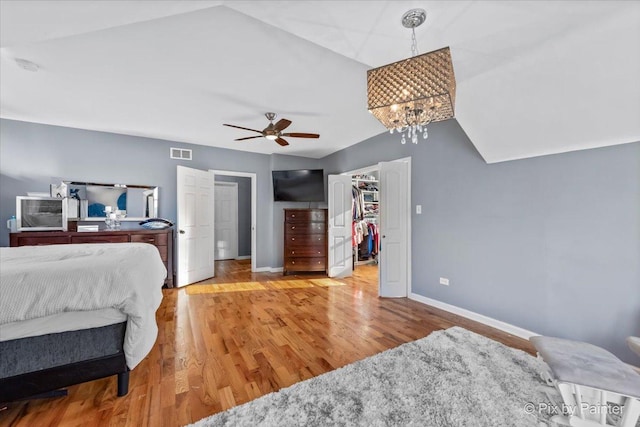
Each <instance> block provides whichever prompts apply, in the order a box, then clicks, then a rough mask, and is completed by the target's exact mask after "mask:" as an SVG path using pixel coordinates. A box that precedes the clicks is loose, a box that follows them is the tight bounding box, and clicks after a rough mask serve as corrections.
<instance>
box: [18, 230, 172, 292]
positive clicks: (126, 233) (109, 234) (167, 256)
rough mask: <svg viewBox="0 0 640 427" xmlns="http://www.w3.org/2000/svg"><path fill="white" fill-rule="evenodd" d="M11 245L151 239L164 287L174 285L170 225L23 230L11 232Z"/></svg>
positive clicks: (118, 241) (139, 241)
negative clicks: (163, 275)
mask: <svg viewBox="0 0 640 427" xmlns="http://www.w3.org/2000/svg"><path fill="white" fill-rule="evenodd" d="M10 239H11V241H10V245H11V246H37V245H63V244H74V243H126V242H138V243H150V244H152V245H154V246H156V247H157V248H158V251H159V252H160V258H162V261H163V262H164V265H165V267H166V268H167V280H166V281H165V283H166V285H167V287H169V288H173V274H174V272H173V229H172V228H166V229H164V230H147V229H134V230H117V231H106V230H105V231H86V232H84V231H83V232H78V231H24V232H22V233H11V234H10Z"/></svg>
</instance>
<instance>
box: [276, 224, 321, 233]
mask: <svg viewBox="0 0 640 427" xmlns="http://www.w3.org/2000/svg"><path fill="white" fill-rule="evenodd" d="M325 230H326V228H325V225H324V222H308V223H296V222H287V223H286V224H285V228H284V232H285V233H287V234H324V233H325Z"/></svg>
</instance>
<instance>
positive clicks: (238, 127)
mask: <svg viewBox="0 0 640 427" xmlns="http://www.w3.org/2000/svg"><path fill="white" fill-rule="evenodd" d="M222 126H229V127H230V128H237V129H244V130H250V131H251V132H258V133H260V134H261V133H262V131H261V130H255V129H249V128H243V127H242V126H236V125H228V124H226V123H224V124H223V125H222Z"/></svg>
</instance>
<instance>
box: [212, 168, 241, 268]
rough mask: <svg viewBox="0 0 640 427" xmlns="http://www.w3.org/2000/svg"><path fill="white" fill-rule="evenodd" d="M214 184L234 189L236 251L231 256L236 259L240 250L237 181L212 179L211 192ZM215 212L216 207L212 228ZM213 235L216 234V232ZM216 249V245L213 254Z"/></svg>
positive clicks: (214, 223) (214, 187) (214, 225)
mask: <svg viewBox="0 0 640 427" xmlns="http://www.w3.org/2000/svg"><path fill="white" fill-rule="evenodd" d="M220 176H222V175H220ZM216 186H220V187H232V188H234V189H235V194H234V196H235V214H236V217H235V219H234V222H235V234H234V237H235V239H236V251H235V256H234V257H233V259H238V253H239V251H240V233H239V231H238V226H239V224H238V214H239V212H238V183H237V182H229V181H214V182H213V192H214V194H215V192H216ZM214 200H218V199H217V197H216V198H214ZM217 212H218V209H215V210H214V221H213V229H214V230H215V229H216V221H215V214H216V213H217ZM215 235H216V236H217V233H216V234H215ZM214 242H216V243H217V240H216V239H214ZM216 251H217V245H216V247H215V248H214V250H213V253H214V254H215V253H216ZM216 260H218V258H216Z"/></svg>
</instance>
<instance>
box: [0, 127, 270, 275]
mask: <svg viewBox="0 0 640 427" xmlns="http://www.w3.org/2000/svg"><path fill="white" fill-rule="evenodd" d="M0 141H1V142H0V219H2V220H3V224H4V221H5V220H6V219H8V218H10V217H11V215H14V214H15V209H16V208H15V196H18V195H24V194H26V192H27V191H48V190H47V189H48V188H49V184H51V183H55V182H59V181H61V180H63V179H64V180H76V181H88V182H105V183H110V182H117V183H126V184H144V185H156V186H158V187H160V188H159V197H160V204H159V205H160V206H159V211H160V212H159V215H160V216H161V217H165V218H167V219H169V220H171V221H174V222H175V220H176V209H177V204H176V185H177V182H176V181H177V179H176V166H177V165H183V166H187V167H191V168H196V169H202V170H207V169H221V170H234V171H239V172H253V173H256V174H257V192H258V218H257V230H256V231H257V242H258V248H257V254H256V264H257V267H270V266H272V265H274V264H273V262H274V260H273V255H274V254H273V250H272V248H271V245H270V242H271V241H273V228H272V226H271V225H272V224H273V218H272V217H273V197H272V194H271V169H270V168H271V159H270V157H271V156H268V155H264V154H252V153H247V152H241V151H236V150H226V149H220V148H213V147H204V146H201V145H193V144H183V143H178V142H170V141H163V140H156V139H149V138H141V137H135V136H127V135H119V134H113V133H106V132H93V131H86V130H80V129H71V128H65V127H59V126H49V125H42V124H35V123H26V122H19V121H13V120H5V119H2V120H0ZM170 147H180V148H190V149H192V150H193V161H182V160H172V159H170V158H169V148H170ZM1 230H2V231H1V232H0V246H8V245H9V232H8V230H7V229H6V227H4V226H3V227H1Z"/></svg>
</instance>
